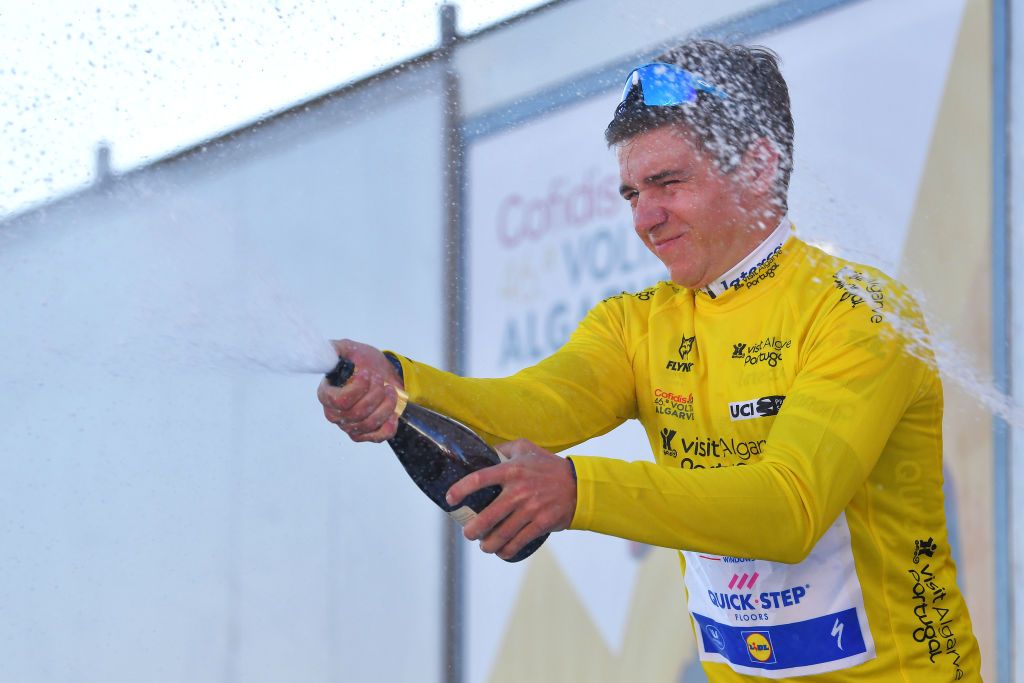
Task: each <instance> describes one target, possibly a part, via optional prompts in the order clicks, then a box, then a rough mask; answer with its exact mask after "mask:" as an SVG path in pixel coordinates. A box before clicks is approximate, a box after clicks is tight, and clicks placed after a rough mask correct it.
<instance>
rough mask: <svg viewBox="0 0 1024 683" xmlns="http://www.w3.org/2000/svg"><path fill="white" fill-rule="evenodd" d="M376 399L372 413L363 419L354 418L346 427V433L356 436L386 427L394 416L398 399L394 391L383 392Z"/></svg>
mask: <svg viewBox="0 0 1024 683" xmlns="http://www.w3.org/2000/svg"><path fill="white" fill-rule="evenodd" d="M376 399H377V400H376V405H374V406H373V410H372V412H370V414H369V415H366V416H365V417H363V418H361V419H355V418H353V419H351V420H349V423H348V424H347V425H346V426H345V431H347V432H348V433H349V434H351V435H353V436H355V435H356V434H369V433H370V432H376V431H377V430H379V429H380V428H381V427H383V426H384V423H385V422H387V421H388V418H390V417H391V416H392V415H393V414H394V412H395V405H396V404H397V402H398V398H397V396H395V392H394V390H392V391H390V392H381V395H380V396H378V397H376Z"/></svg>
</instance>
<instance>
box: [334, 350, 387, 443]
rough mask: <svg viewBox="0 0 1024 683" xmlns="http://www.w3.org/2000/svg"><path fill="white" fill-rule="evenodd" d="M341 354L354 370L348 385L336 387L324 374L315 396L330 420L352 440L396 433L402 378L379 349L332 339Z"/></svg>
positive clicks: (385, 438)
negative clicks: (396, 407) (396, 411)
mask: <svg viewBox="0 0 1024 683" xmlns="http://www.w3.org/2000/svg"><path fill="white" fill-rule="evenodd" d="M331 344H332V345H333V346H334V350H335V351H337V352H338V355H339V356H344V357H345V358H347V359H348V360H350V361H352V364H353V365H354V366H355V372H354V373H353V374H352V377H351V378H349V380H348V382H346V383H345V386H342V387H334V386H331V385H330V384H328V382H327V379H326V378H325V379H324V380H323V381H321V382H320V386H319V388H317V391H316V397H317V398H318V399H319V400H320V403H321V404H322V405H323V407H324V417H326V418H327V420H328V422H333V423H334V424H336V425H338V426H339V427H341V429H342V430H343V431H344V432H345V433H346V434H348V435H349V437H350V438H351V439H352V440H353V441H374V442H380V441H386V440H387V439H390V438H391V437H392V436H394V435H395V430H396V429H397V428H398V416H397V415H395V406H396V405H397V403H398V393H397V392H396V389H403V388H404V385H403V383H402V379H401V378H400V377H399V376H398V373H396V372H395V368H394V367H393V366H392V365H391V362H390V361H389V360H388V359H387V357H385V356H384V354H383V353H381V352H380V351H379V350H377V349H375V348H374V347H372V346H368V345H366V344H360V343H359V342H354V341H351V340H349V339H342V340H339V341H332V342H331Z"/></svg>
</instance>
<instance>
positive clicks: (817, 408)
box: [402, 236, 980, 682]
mask: <svg viewBox="0 0 1024 683" xmlns="http://www.w3.org/2000/svg"><path fill="white" fill-rule="evenodd" d="M783 239H785V236H783V237H782V238H779V241H778V243H776V244H771V243H770V242H768V243H766V244H764V245H762V246H761V248H760V249H759V250H758V251H755V253H754V254H752V255H751V256H750V257H749V258H748V259H747V260H745V261H744V263H742V264H740V266H739V267H738V268H737V269H735V270H734V271H732V272H731V273H730V278H727V279H725V280H723V281H721V282H718V283H716V284H714V285H712V286H710V287H708V288H707V289H704V290H700V291H693V290H689V289H685V288H682V287H679V286H677V285H675V284H672V283H665V282H663V283H660V284H658V285H657V286H655V287H652V288H649V289H646V290H644V291H641V292H638V293H636V294H623V295H620V296H615V297H612V298H610V299H607V300H605V301H603V302H602V303H600V304H598V305H597V306H596V307H595V308H594V309H593V310H592V311H591V312H590V313H589V314H588V316H587V317H586V318H585V319H584V320H583V321H582V322H581V323H580V325H579V327H578V329H577V330H576V331H575V333H574V334H573V335H572V337H571V339H570V340H569V341H568V343H566V345H565V346H564V347H562V348H561V349H560V350H559V351H558V352H557V353H555V354H554V355H552V356H551V357H549V358H547V359H545V360H543V361H541V362H540V363H538V364H537V365H535V366H533V367H530V368H527V369H525V370H523V371H521V372H519V373H517V374H516V375H514V376H512V377H509V378H504V379H467V378H458V377H456V376H454V375H451V374H448V373H444V372H441V371H439V370H436V369H434V368H430V367H428V366H425V365H422V364H419V363H414V362H412V361H409V360H407V359H403V361H402V362H403V369H404V372H405V381H406V388H407V390H408V391H409V393H410V396H411V398H412V399H413V400H415V401H419V402H421V403H423V404H425V405H428V406H430V407H432V408H434V409H436V410H439V411H441V412H444V413H446V414H449V415H452V416H453V417H455V418H456V419H459V420H461V421H463V422H465V423H467V424H469V425H470V426H472V427H473V428H474V429H476V430H478V432H479V433H481V434H482V435H483V436H484V437H485V438H487V439H488V440H490V441H491V442H497V441H504V440H511V439H516V438H527V439H530V440H531V441H534V442H535V443H537V444H538V445H540V446H543V447H545V448H548V449H550V450H554V451H562V450H565V449H567V448H569V447H571V446H573V445H575V444H578V443H580V442H581V441H584V440H586V439H588V438H590V437H593V436H595V435H598V434H602V433H604V432H607V431H609V430H610V429H612V428H614V427H615V426H617V425H618V424H620V423H621V422H623V421H624V420H627V419H631V418H636V419H639V420H640V421H641V423H642V424H643V425H644V427H645V429H646V431H647V435H648V438H649V440H650V444H651V448H652V450H653V452H654V456H655V460H656V462H655V463H651V462H643V461H640V462H628V461H625V460H616V459H610V458H601V457H588V456H584V455H572V456H571V457H572V460H573V464H574V466H575V470H576V475H577V504H576V511H575V516H574V518H573V522H572V528H574V529H587V530H591V531H597V532H600V533H605V534H612V535H615V536H621V537H623V538H629V539H634V540H637V541H642V542H645V543H650V544H654V545H659V546H665V547H668V548H675V549H678V550H680V558H681V563H682V565H683V569H684V576H685V584H686V589H687V591H686V592H687V600H688V606H689V610H690V613H691V616H692V625H693V628H694V630H695V634H696V640H697V643H698V647H699V650H700V657H701V659H702V660H703V664H704V668H705V671H706V672H707V674H708V677H709V679H710V680H711V681H715V682H720V681H721V682H725V681H742V680H749V679H750V677H768V678H775V679H788V678H791V677H801V678H800V679H799V680H801V681H818V680H821V681H835V682H847V681H850V682H852V681H876V682H877V681H901V682H916V681H956V680H968V681H978V680H980V655H979V652H978V646H977V643H976V641H975V639H974V636H973V633H972V630H971V622H970V617H969V616H968V613H967V608H966V605H965V603H964V600H963V597H962V595H961V593H960V591H959V590H958V588H957V585H956V570H955V567H954V564H953V561H952V558H951V554H950V548H949V543H948V539H947V533H946V522H945V514H944V511H943V494H942V390H941V385H940V382H939V378H938V374H937V371H936V368H935V364H934V361H933V359H932V357H931V354H930V352H929V351H928V347H927V342H926V340H925V338H924V324H923V322H922V320H921V316H920V313H919V312H918V310H917V309H916V307H915V306H914V304H913V302H912V300H911V299H910V298H909V296H908V295H907V294H906V292H905V290H904V289H903V288H902V287H901V286H900V285H899V284H897V283H895V282H893V281H892V280H890V279H888V278H887V277H886V276H884V275H883V274H881V273H879V272H877V271H875V270H873V269H871V268H867V267H863V266H857V265H853V264H849V263H847V262H844V261H841V260H839V259H836V258H834V257H832V256H829V255H828V254H826V253H824V252H822V251H820V250H817V249H815V248H813V247H810V246H808V245H807V244H805V243H803V242H802V241H800V240H799V239H797V238H796V237H789V238H788V239H787V240H786V241H785V242H784V243H783V242H782V240H783ZM733 276H734V277H733Z"/></svg>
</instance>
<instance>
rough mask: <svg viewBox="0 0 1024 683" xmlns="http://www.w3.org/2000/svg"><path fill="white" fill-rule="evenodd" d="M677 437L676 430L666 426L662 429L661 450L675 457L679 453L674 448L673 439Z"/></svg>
mask: <svg viewBox="0 0 1024 683" xmlns="http://www.w3.org/2000/svg"><path fill="white" fill-rule="evenodd" d="M674 438H676V430H674V429H669V428H668V427H665V428H663V429H662V430H661V452H662V453H664V454H665V455H668V456H671V457H673V458H675V457H676V456H678V455H679V453H677V452H676V451H675V449H673V448H672V439H674Z"/></svg>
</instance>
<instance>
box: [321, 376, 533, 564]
mask: <svg viewBox="0 0 1024 683" xmlns="http://www.w3.org/2000/svg"><path fill="white" fill-rule="evenodd" d="M354 369H355V366H353V364H352V362H351V361H349V360H347V359H345V358H339V359H338V364H337V365H335V366H334V369H333V370H331V371H330V372H328V373H327V382H328V383H329V384H331V385H332V386H336V387H340V386H344V384H345V382H347V381H348V380H349V378H350V377H351V376H352V372H353V371H354ZM395 412H396V413H397V414H398V429H397V431H396V432H395V435H394V436H393V437H391V438H390V439H388V445H389V446H391V450H393V451H394V452H395V455H397V456H398V462H400V463H402V467H404V468H405V471H406V472H408V474H409V476H410V477H411V478H412V480H413V481H414V482H415V483H416V485H417V486H419V487H420V490H421V491H423V493H425V494H426V495H427V497H428V498H430V500H432V501H434V504H435V505H437V506H438V507H439V508H441V509H442V510H444V511H445V512H447V513H448V515H449V516H450V517H451V518H452V519H454V520H455V521H456V522H458V523H459V524H461V525H462V526H466V524H468V523H469V522H470V520H472V519H473V518H474V517H476V515H477V514H478V513H480V512H481V511H483V509H484V508H485V507H487V506H488V505H490V504H491V502H492V501H493V500H494V499H495V498H497V497H498V494H499V493H501V487H500V486H489V487H487V488H485V489H481V490H480V491H477V492H476V493H474V494H472V495H470V496H467V497H466V498H465V499H464V500H463V501H461V503H460V504H459V505H458V507H453V506H451V505H449V504H448V503H447V502H446V501H445V498H444V496H445V493H447V491H448V489H449V488H451V486H452V485H453V484H454V483H455V482H457V481H458V480H459V479H462V478H463V477H465V476H466V475H467V474H470V473H472V472H475V471H477V470H479V469H483V468H484V467H490V466H492V465H497V464H499V463H500V462H501V457H500V456H499V455H498V453H497V451H495V450H494V449H493V448H491V447H490V446H488V445H487V443H486V442H485V441H484V440H483V439H481V438H480V437H479V436H477V434H475V433H474V432H473V430H471V429H470V428H469V427H467V426H465V425H464V424H462V423H460V422H457V421H455V420H453V419H451V418H450V417H447V416H446V415H442V414H441V413H438V412H435V411H433V410H430V409H428V408H424V407H423V406H420V405H416V404H415V403H410V402H409V400H408V397H407V396H406V395H405V393H404V392H402V391H399V392H398V405H397V406H396V407H395ZM547 537H548V534H544V535H543V536H540V537H538V538H536V539H534V540H533V541H531V542H530V543H528V544H526V545H525V546H524V547H523V549H522V550H520V551H519V552H518V553H516V555H515V556H513V557H512V558H511V559H509V560H508V561H509V562H518V561H520V560H523V559H526V558H527V557H529V556H530V555H532V554H533V552H534V551H535V550H537V548H539V547H540V546H541V544H542V543H544V541H545V540H546V539H547Z"/></svg>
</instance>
